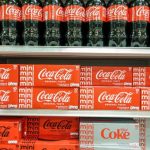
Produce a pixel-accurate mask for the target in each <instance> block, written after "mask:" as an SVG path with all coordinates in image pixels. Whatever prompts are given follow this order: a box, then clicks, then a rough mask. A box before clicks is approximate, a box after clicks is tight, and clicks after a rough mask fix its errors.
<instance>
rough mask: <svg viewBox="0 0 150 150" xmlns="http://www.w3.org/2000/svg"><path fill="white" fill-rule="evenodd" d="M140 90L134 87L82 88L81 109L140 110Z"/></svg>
mask: <svg viewBox="0 0 150 150" xmlns="http://www.w3.org/2000/svg"><path fill="white" fill-rule="evenodd" d="M140 104H141V103H140V89H139V88H132V87H100V86H82V87H80V109H85V110H89V109H91V110H94V109H95V110H140Z"/></svg>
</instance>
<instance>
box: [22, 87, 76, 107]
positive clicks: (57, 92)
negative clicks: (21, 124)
mask: <svg viewBox="0 0 150 150" xmlns="http://www.w3.org/2000/svg"><path fill="white" fill-rule="evenodd" d="M78 105H79V89H78V88H33V87H22V88H21V87H20V88H19V108H28V109H30V108H32V109H61V110H62V109H78Z"/></svg>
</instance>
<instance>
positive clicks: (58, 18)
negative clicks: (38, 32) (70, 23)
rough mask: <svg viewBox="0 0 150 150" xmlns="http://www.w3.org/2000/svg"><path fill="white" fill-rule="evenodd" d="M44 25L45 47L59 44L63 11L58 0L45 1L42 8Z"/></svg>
mask: <svg viewBox="0 0 150 150" xmlns="http://www.w3.org/2000/svg"><path fill="white" fill-rule="evenodd" d="M43 20H44V23H45V43H46V45H47V46H59V45H60V44H61V37H62V36H61V29H62V28H61V26H62V25H63V24H62V23H63V21H64V9H63V7H62V3H61V1H60V0H45V3H44V7H43Z"/></svg>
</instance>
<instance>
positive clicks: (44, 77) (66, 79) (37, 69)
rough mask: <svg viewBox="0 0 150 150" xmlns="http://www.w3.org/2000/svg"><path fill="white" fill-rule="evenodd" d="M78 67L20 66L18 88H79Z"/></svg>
mask: <svg viewBox="0 0 150 150" xmlns="http://www.w3.org/2000/svg"><path fill="white" fill-rule="evenodd" d="M79 84H80V66H79V65H20V86H23V87H25V86H28V87H29V86H38V87H79Z"/></svg>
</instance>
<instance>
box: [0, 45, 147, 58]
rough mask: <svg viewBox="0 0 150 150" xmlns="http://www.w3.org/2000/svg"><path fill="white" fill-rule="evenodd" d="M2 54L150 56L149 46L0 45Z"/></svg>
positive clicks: (11, 55) (97, 56)
mask: <svg viewBox="0 0 150 150" xmlns="http://www.w3.org/2000/svg"><path fill="white" fill-rule="evenodd" d="M0 56H10V57H57V58H60V57H65V58H150V47H149V48H116V47H115V48H107V47H104V48H100V47H91V48H90V47H42V46H38V47H36V46H0Z"/></svg>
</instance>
